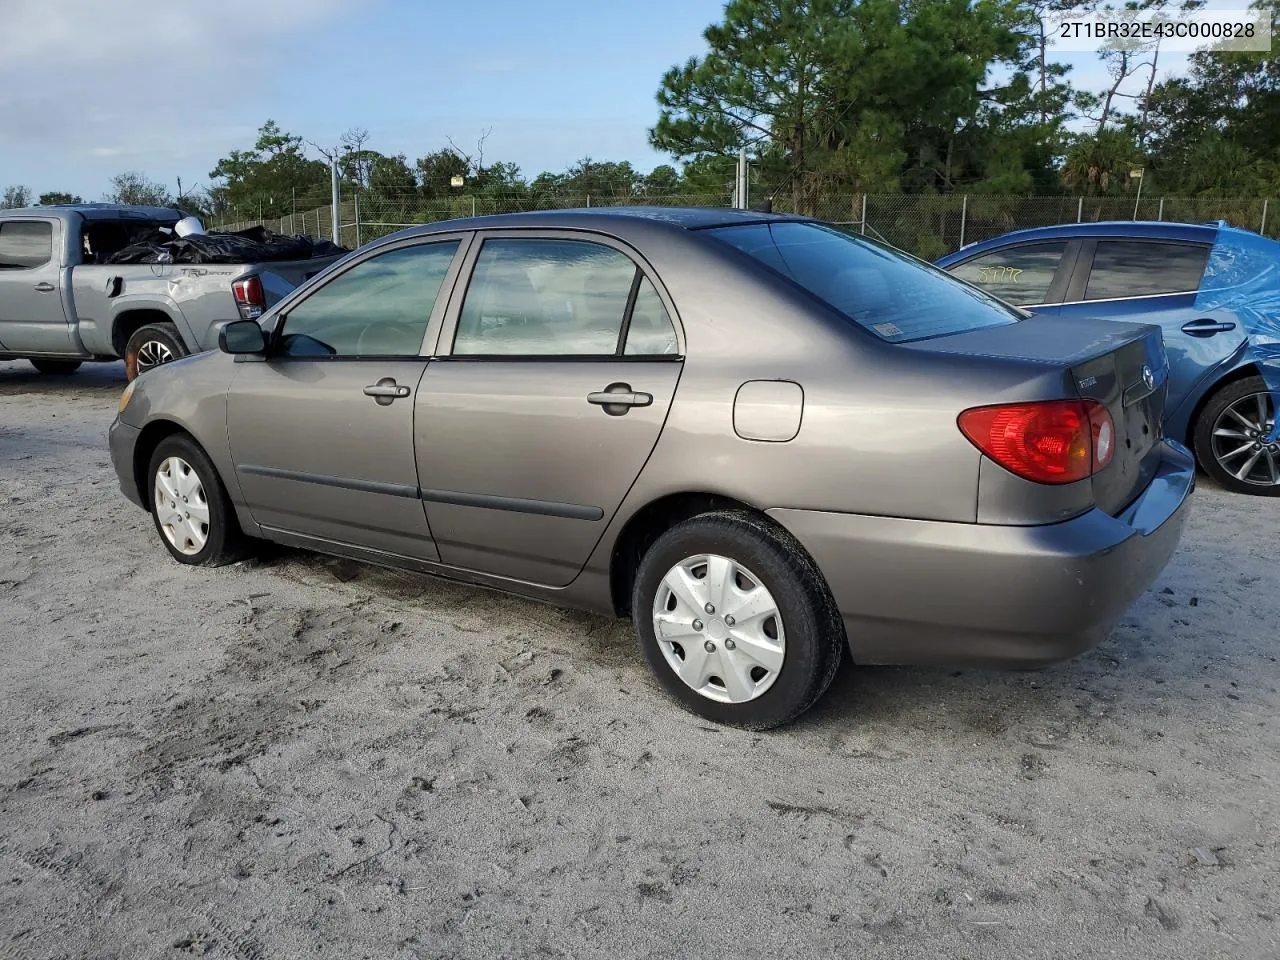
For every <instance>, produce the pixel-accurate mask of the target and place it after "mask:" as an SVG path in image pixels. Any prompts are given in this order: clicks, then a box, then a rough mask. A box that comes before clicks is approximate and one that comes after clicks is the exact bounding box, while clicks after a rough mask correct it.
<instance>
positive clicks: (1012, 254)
mask: <svg viewBox="0 0 1280 960" xmlns="http://www.w3.org/2000/svg"><path fill="white" fill-rule="evenodd" d="M1079 247H1080V242H1079V241H1078V240H1069V239H1062V240H1034V241H1028V242H1025V243H1011V244H1008V245H1007V246H1003V247H997V248H996V249H994V250H988V251H986V252H984V253H980V254H978V255H977V256H974V257H971V258H969V259H968V260H963V261H961V262H960V263H957V264H953V265H952V266H950V267H948V268H947V272H948V273H950V274H952V275H953V276H955V277H958V278H960V279H961V280H964V281H966V282H968V283H971V284H973V285H974V286H975V287H981V288H982V289H983V290H985V291H987V292H988V293H990V294H992V295H993V296H996V297H999V298H1000V299H1001V300H1003V301H1005V303H1012V304H1013V305H1014V306H1017V307H1022V308H1024V309H1026V310H1030V311H1032V312H1033V313H1040V314H1051V313H1054V312H1055V311H1056V310H1057V305H1058V304H1059V303H1060V302H1061V301H1062V298H1063V295H1064V294H1065V293H1066V289H1067V281H1068V280H1069V279H1070V277H1071V267H1072V265H1073V264H1074V263H1075V258H1076V254H1077V252H1078V250H1079Z"/></svg>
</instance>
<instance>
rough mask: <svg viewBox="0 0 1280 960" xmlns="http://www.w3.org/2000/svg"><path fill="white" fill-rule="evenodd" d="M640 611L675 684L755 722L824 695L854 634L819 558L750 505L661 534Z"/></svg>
mask: <svg viewBox="0 0 1280 960" xmlns="http://www.w3.org/2000/svg"><path fill="white" fill-rule="evenodd" d="M632 617H633V620H634V622H635V628H636V632H637V634H638V635H639V637H640V642H641V646H642V648H643V650H644V655H645V659H646V660H647V661H648V663H649V667H650V668H651V669H652V670H653V672H654V675H655V676H656V677H657V679H658V682H659V683H661V684H662V686H663V687H664V688H665V689H666V690H667V692H669V693H670V694H671V695H672V696H673V697H675V699H676V700H678V701H680V703H682V704H683V705H684V706H685V707H686V708H688V709H689V710H691V711H693V712H694V713H697V714H700V715H701V716H703V717H706V718H707V719H709V720H713V721H715V722H717V723H725V724H732V725H735V726H741V727H746V728H748V729H754V730H762V729H766V728H769V727H774V726H778V725H780V724H783V723H786V722H788V721H789V720H792V719H794V718H795V717H797V716H799V715H800V714H801V713H803V712H804V711H805V710H807V709H808V708H809V707H811V706H812V705H813V704H814V703H815V702H817V700H818V698H819V697H820V696H822V694H823V692H824V691H825V690H826V689H827V687H828V686H829V685H830V683H831V680H832V678H833V677H834V676H835V673H836V669H837V667H839V665H840V658H841V656H842V653H843V650H844V643H845V633H844V625H843V622H842V621H841V619H840V614H839V612H838V611H837V610H836V607H835V603H834V601H833V600H832V599H831V595H830V592H829V590H828V589H827V586H826V582H825V580H824V579H823V578H822V575H821V573H820V572H819V570H818V569H817V566H816V564H814V562H813V560H812V559H811V558H810V557H809V555H808V554H807V553H806V552H805V550H804V548H803V547H802V546H801V545H800V544H799V542H798V541H796V540H795V538H794V537H792V536H791V535H790V534H789V533H787V532H786V531H785V530H783V529H782V528H780V527H778V526H777V525H775V524H773V523H771V522H770V521H768V520H767V519H765V518H764V517H761V516H758V515H756V514H752V513H749V512H747V511H723V512H717V513H709V514H703V515H701V516H697V517H694V518H692V519H690V520H686V521H684V522H683V523H679V524H677V525H676V526H674V527H672V528H671V529H670V530H668V531H667V532H666V533H664V534H663V535H662V536H661V537H659V538H658V540H657V541H656V542H655V543H654V544H653V545H652V546H651V547H650V548H649V550H648V552H647V553H646V554H645V556H644V559H643V561H642V562H641V564H640V569H639V571H638V573H637V576H636V584H635V591H634V595H633V597H632Z"/></svg>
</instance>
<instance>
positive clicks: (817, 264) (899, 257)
mask: <svg viewBox="0 0 1280 960" xmlns="http://www.w3.org/2000/svg"><path fill="white" fill-rule="evenodd" d="M707 232H708V233H710V234H711V235H713V236H714V237H716V238H717V239H718V240H721V241H723V242H724V243H727V244H729V245H730V246H733V247H736V248H737V249H739V250H741V251H743V252H744V253H747V254H750V255H751V256H752V257H754V258H755V259H756V260H758V261H760V262H761V263H763V264H765V265H766V266H767V267H770V268H771V269H773V270H775V271H777V272H778V273H780V274H782V275H783V276H784V277H786V278H788V279H789V280H792V281H794V282H795V283H797V284H799V285H800V286H801V287H803V288H804V289H805V290H807V291H809V292H810V293H812V294H813V295H814V296H816V297H817V298H818V299H820V300H822V301H824V302H825V303H827V304H829V305H830V306H832V307H834V308H835V309H836V310H838V311H840V313H842V314H844V315H845V316H846V317H848V318H849V319H850V320H852V321H854V322H855V323H857V324H859V325H860V326H862V327H865V328H866V329H867V330H870V331H871V332H872V333H874V334H876V335H877V336H878V337H881V338H882V339H884V340H888V341H890V342H891V343H903V342H905V341H908V340H924V339H926V338H928V337H941V336H945V335H947V334H951V333H963V332H965V331H966V330H976V329H978V328H979V327H998V326H1003V325H1005V324H1010V323H1017V322H1018V321H1019V320H1020V319H1022V317H1023V316H1024V315H1023V314H1022V313H1020V312H1018V311H1016V310H1014V309H1013V308H1011V307H1009V306H1008V305H1007V304H1005V303H1003V302H1001V301H999V300H997V299H995V298H994V297H992V296H990V295H988V294H986V293H983V292H982V291H981V290H978V289H977V288H975V287H970V286H968V285H967V284H964V283H960V282H959V281H957V280H955V279H954V278H953V277H951V276H950V275H948V274H947V273H945V272H943V271H942V270H939V269H938V268H936V267H934V266H931V265H930V264H927V263H924V262H923V261H921V260H916V259H915V258H913V257H909V256H907V255H906V254H905V253H901V252H899V251H897V250H894V249H892V248H890V247H886V246H881V245H880V244H878V243H873V242H872V241H870V240H867V239H866V238H864V237H853V236H850V235H849V234H847V233H841V232H840V231H839V230H836V229H834V228H832V227H828V226H825V225H823V224H818V223H801V222H797V221H781V222H778V223H753V224H748V225H745V226H733V227H716V228H713V229H711V230H708V231H707Z"/></svg>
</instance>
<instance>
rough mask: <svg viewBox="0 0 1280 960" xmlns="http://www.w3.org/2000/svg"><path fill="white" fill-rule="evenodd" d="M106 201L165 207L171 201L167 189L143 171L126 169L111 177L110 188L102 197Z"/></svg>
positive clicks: (169, 204) (170, 203)
mask: <svg viewBox="0 0 1280 960" xmlns="http://www.w3.org/2000/svg"><path fill="white" fill-rule="evenodd" d="M104 199H106V201H107V202H108V203H127V204H136V205H139V206H144V207H167V206H171V205H172V203H173V198H172V197H171V196H170V195H169V189H168V187H166V186H165V185H164V184H163V183H158V182H156V181H155V180H151V179H149V178H148V177H147V175H146V174H145V173H140V172H139V171H137V170H126V171H125V172H124V173H118V174H116V175H115V176H114V177H112V178H111V189H110V190H109V191H108V192H107V195H106V197H105V198H104Z"/></svg>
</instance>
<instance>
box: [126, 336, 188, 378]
mask: <svg viewBox="0 0 1280 960" xmlns="http://www.w3.org/2000/svg"><path fill="white" fill-rule="evenodd" d="M186 355H187V348H186V347H185V346H183V344H182V338H181V337H179V336H178V330H177V328H176V327H175V326H174V325H173V324H171V323H148V324H146V325H144V326H141V327H139V328H138V329H137V330H135V331H133V335H132V336H131V337H129V342H128V343H127V344H125V348H124V370H125V374H126V376H128V378H129V379H130V380H132V379H134V378H135V377H137V376H138V374H140V373H145V372H146V371H148V370H150V369H151V368H152V367H158V366H160V364H162V363H168V362H169V361H171V360H177V359H179V358H180V357H185V356H186Z"/></svg>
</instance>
